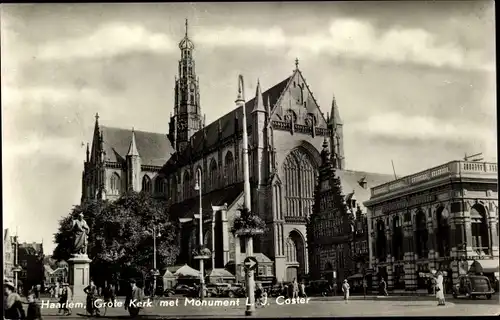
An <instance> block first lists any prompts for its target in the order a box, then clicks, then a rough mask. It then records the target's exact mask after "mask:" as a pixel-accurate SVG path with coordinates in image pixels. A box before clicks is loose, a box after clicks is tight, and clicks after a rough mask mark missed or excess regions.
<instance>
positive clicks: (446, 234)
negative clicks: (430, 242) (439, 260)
mask: <svg viewBox="0 0 500 320" xmlns="http://www.w3.org/2000/svg"><path fill="white" fill-rule="evenodd" d="M448 216H449V213H448V210H446V209H445V208H444V207H439V208H438V209H437V211H436V218H437V223H438V225H437V235H438V236H437V237H436V238H437V249H438V253H439V256H440V257H448V256H450V250H451V246H450V223H449V221H448Z"/></svg>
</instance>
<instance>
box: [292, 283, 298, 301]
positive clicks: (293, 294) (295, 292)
mask: <svg viewBox="0 0 500 320" xmlns="http://www.w3.org/2000/svg"><path fill="white" fill-rule="evenodd" d="M292 287H293V288H292V290H293V291H292V299H297V298H298V297H299V283H298V282H297V279H293V284H292Z"/></svg>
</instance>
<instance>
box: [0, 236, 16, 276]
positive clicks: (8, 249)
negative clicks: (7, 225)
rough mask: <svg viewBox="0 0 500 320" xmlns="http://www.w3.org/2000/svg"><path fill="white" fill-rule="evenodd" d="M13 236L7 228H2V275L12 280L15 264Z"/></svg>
mask: <svg viewBox="0 0 500 320" xmlns="http://www.w3.org/2000/svg"><path fill="white" fill-rule="evenodd" d="M14 245H15V238H14V237H13V236H11V235H10V231H9V229H4V230H3V277H4V279H9V280H11V281H14V271H13V269H14V266H15V249H14Z"/></svg>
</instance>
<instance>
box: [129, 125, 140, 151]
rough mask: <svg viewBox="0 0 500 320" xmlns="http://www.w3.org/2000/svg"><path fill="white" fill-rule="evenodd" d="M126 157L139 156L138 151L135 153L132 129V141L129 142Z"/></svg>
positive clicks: (135, 146)
mask: <svg viewBox="0 0 500 320" xmlns="http://www.w3.org/2000/svg"><path fill="white" fill-rule="evenodd" d="M127 156H131V157H132V156H139V151H137V145H136V142H135V131H134V128H132V140H131V141H130V146H129V148H128V153H127Z"/></svg>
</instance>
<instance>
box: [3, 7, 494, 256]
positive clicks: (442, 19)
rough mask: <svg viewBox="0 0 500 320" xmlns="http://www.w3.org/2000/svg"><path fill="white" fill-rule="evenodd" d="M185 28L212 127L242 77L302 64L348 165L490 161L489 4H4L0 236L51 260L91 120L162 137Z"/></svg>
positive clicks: (409, 168)
mask: <svg viewBox="0 0 500 320" xmlns="http://www.w3.org/2000/svg"><path fill="white" fill-rule="evenodd" d="M185 18H188V19H189V23H190V27H189V34H190V36H191V38H192V39H193V41H194V43H195V45H196V51H195V59H196V71H197V73H198V75H199V77H200V82H201V101H202V111H203V112H204V113H206V116H207V121H208V122H211V121H213V120H215V119H217V118H218V117H219V116H221V115H223V114H225V113H227V112H229V111H230V110H231V109H233V108H234V100H235V98H236V89H237V75H238V74H240V73H241V74H243V75H244V76H245V80H246V81H245V82H246V84H247V86H248V90H247V92H254V91H253V90H252V89H253V88H254V87H255V84H256V82H257V79H258V78H259V79H260V83H261V85H262V87H263V89H267V88H268V87H270V86H272V85H274V84H275V83H277V82H279V81H281V80H283V79H285V78H286V77H288V76H290V75H291V73H292V71H293V69H294V67H295V66H294V60H295V58H296V57H297V58H299V60H300V66H299V67H300V69H301V70H302V72H303V75H304V76H305V78H306V81H307V82H308V84H309V86H310V88H311V90H312V91H313V94H314V96H315V98H316V99H317V100H318V102H319V104H320V105H321V108H322V111H323V112H325V113H326V112H329V111H330V104H331V100H332V96H333V94H335V97H336V100H337V103H338V105H339V108H340V113H341V117H342V119H343V121H344V136H345V153H346V157H347V166H348V167H349V169H356V170H364V171H372V172H384V173H391V172H392V167H391V159H392V160H394V165H395V168H396V172H397V174H398V175H404V174H410V173H414V172H417V171H419V170H424V169H426V168H428V167H431V166H435V165H439V164H442V163H445V162H447V161H450V160H454V159H459V158H463V156H464V154H465V153H468V154H472V153H476V152H483V153H484V154H485V156H486V158H487V159H493V160H495V161H496V153H497V151H496V108H495V105H496V100H495V99H496V92H495V87H496V86H495V78H494V77H495V71H496V70H495V60H494V59H495V43H494V42H495V39H494V7H493V2H481V1H474V2H465V1H462V2H451V1H446V2H437V3H436V2H423V1H421V2H387V3H384V2H368V3H362V2H355V3H353V2H350V3H340V2H335V3H327V2H320V3H314V2H308V3H298V2H297V3H279V4H272V3H265V4H263V3H232V4H231V3H224V4H222V3H221V4H209V3H204V4H183V3H177V4H160V3H156V4H148V5H146V4H73V5H72V4H50V5H2V7H1V37H2V38H1V40H2V47H1V49H2V52H1V54H2V55H1V58H2V88H1V89H2V142H3V151H4V152H3V153H2V160H3V200H4V201H3V205H4V208H3V209H4V211H3V212H4V226H6V227H10V228H12V229H13V230H15V228H16V226H19V235H20V237H21V240H25V241H41V240H42V239H43V240H44V244H46V246H45V249H46V251H51V250H52V249H53V245H52V244H51V243H52V240H53V236H52V234H53V233H54V232H55V231H56V230H57V226H58V220H59V219H60V218H61V217H62V216H65V215H67V214H68V212H69V211H70V209H71V207H72V205H74V204H77V203H78V202H79V200H80V194H81V173H82V170H83V161H84V158H85V148H84V147H83V146H82V142H84V143H86V142H87V141H89V140H90V139H91V135H92V130H93V125H94V115H95V113H96V112H98V113H99V114H100V116H101V118H100V121H101V123H102V124H105V125H108V126H119V127H124V128H132V127H135V128H136V129H138V130H146V131H155V132H162V133H167V131H168V119H169V114H170V113H171V112H172V109H173V108H172V106H173V102H174V97H173V93H174V90H173V88H174V77H175V75H176V73H177V62H178V59H179V57H180V53H179V50H178V47H177V44H178V42H179V41H180V40H181V38H182V37H183V35H184V19H185ZM248 98H250V97H248Z"/></svg>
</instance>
